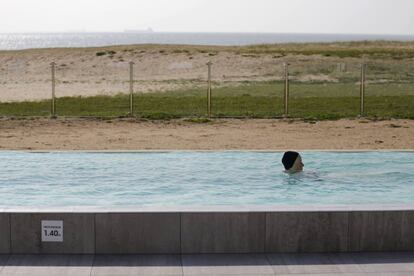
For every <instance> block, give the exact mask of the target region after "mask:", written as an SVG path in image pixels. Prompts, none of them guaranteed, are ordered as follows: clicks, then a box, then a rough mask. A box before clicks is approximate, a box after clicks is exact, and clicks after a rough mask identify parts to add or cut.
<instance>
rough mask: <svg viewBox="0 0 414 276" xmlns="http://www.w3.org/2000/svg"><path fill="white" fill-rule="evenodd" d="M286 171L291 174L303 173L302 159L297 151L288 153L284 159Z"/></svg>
mask: <svg viewBox="0 0 414 276" xmlns="http://www.w3.org/2000/svg"><path fill="white" fill-rule="evenodd" d="M282 163H283V166H284V167H285V170H286V171H287V172H290V173H295V172H301V171H303V167H304V166H305V165H303V163H302V157H301V156H300V154H299V153H297V152H296V151H287V152H285V154H284V155H283V158H282Z"/></svg>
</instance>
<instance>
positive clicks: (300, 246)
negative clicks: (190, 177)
mask: <svg viewBox="0 0 414 276" xmlns="http://www.w3.org/2000/svg"><path fill="white" fill-rule="evenodd" d="M277 209H278V208H273V209H271V210H270V209H269V210H262V211H235V210H233V211H228V210H221V211H217V210H216V209H214V210H213V209H212V210H209V209H208V208H204V209H203V210H201V209H194V210H186V211H165V210H158V211H157V210H149V211H140V212H134V211H128V212H121V211H120V212H116V211H110V212H88V211H87V210H85V211H80V212H61V213H60V212H52V211H50V212H48V211H42V212H29V211H10V212H8V211H7V210H6V211H3V212H1V211H0V254H190V253H191V254H198V253H299V252H301V253H316V252H368V251H414V234H413V233H414V208H411V207H410V208H395V207H394V208H380V207H376V208H370V209H361V210H358V209H355V208H348V207H345V208H337V209H335V208H332V209H326V208H322V209H321V210H317V209H295V208H290V209H288V210H283V208H281V209H280V210H277ZM41 220H63V223H64V241H63V242H62V243H44V242H41Z"/></svg>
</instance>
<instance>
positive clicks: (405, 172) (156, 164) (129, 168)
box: [0, 152, 414, 208]
mask: <svg viewBox="0 0 414 276" xmlns="http://www.w3.org/2000/svg"><path fill="white" fill-rule="evenodd" d="M302 156H303V161H304V163H305V172H304V173H301V174H296V175H288V174H285V173H283V169H282V165H281V163H280V160H281V157H282V153H281V152H140V153H92V152H49V153H30V152H1V153H0V208H10V207H31V206H35V207H52V206H62V207H67V206H94V207H122V206H177V205H178V206H181V205H185V206H188V205H201V206H208V205H261V206H263V205H264V206H266V205H315V204H316V205H332V204H335V205H337V204H339V205H341V204H345V205H358V204H364V205H366V204H413V203H414V152H303V153H302Z"/></svg>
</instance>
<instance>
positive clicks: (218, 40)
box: [0, 32, 414, 50]
mask: <svg viewBox="0 0 414 276" xmlns="http://www.w3.org/2000/svg"><path fill="white" fill-rule="evenodd" d="M367 40H369V41H375V40H386V41H414V35H378V34H309V33H308V34H305V33H303V34H301V33H172V32H171V33H166V32H142V33H141V32H79V33H76V32H62V33H0V50H23V49H33V48H71V47H80V48H81V47H101V46H114V45H133V44H184V45H211V46H244V45H257V44H275V43H317V42H326V43H329V42H347V41H367Z"/></svg>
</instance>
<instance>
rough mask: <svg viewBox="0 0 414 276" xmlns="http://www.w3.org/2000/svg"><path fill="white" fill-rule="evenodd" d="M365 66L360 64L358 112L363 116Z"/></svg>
mask: <svg viewBox="0 0 414 276" xmlns="http://www.w3.org/2000/svg"><path fill="white" fill-rule="evenodd" d="M366 67H367V65H366V64H365V63H362V64H361V86H360V100H361V101H360V113H359V115H360V116H361V117H363V116H364V115H365V80H366Z"/></svg>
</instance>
